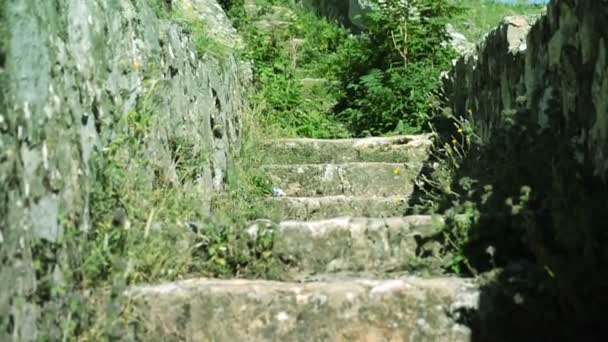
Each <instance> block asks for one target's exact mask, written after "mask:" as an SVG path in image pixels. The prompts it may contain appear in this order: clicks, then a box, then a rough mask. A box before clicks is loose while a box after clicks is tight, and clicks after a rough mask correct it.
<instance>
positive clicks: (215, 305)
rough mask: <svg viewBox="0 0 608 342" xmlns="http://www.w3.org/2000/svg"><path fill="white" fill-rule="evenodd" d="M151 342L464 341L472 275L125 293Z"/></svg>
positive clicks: (213, 283)
mask: <svg viewBox="0 0 608 342" xmlns="http://www.w3.org/2000/svg"><path fill="white" fill-rule="evenodd" d="M127 296H129V297H130V299H131V301H130V304H131V306H130V307H131V308H132V312H130V314H131V315H133V319H134V321H137V322H138V325H137V328H138V331H137V334H138V336H139V337H140V338H141V339H142V340H154V341H159V340H163V341H217V342H223V341H226V342H233V341H374V342H375V341H378V342H379V341H427V342H434V341H437V342H439V341H441V342H450V341H454V342H455V341H470V340H471V338H472V336H471V330H470V329H469V328H468V327H466V326H464V325H461V324H459V323H458V320H459V319H461V318H460V313H461V312H470V311H472V310H475V309H477V307H478V301H479V299H478V298H479V293H478V289H477V286H476V285H475V284H474V282H473V281H471V280H466V279H458V278H432V279H422V278H417V277H411V276H410V277H403V278H398V279H392V280H369V279H341V278H336V279H332V280H325V281H322V282H310V283H286V282H274V281H264V280H237V279H232V280H212V279H190V280H183V281H178V282H174V283H166V284H161V285H149V286H139V287H134V288H131V289H129V290H128V291H127Z"/></svg>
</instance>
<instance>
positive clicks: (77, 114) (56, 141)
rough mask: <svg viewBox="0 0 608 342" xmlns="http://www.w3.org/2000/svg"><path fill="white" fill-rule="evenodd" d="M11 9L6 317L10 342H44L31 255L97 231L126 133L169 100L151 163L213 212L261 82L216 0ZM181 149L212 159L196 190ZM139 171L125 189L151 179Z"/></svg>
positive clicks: (5, 1) (5, 94)
mask: <svg viewBox="0 0 608 342" xmlns="http://www.w3.org/2000/svg"><path fill="white" fill-rule="evenodd" d="M163 6H164V7H168V6H173V7H177V6H179V7H182V9H183V10H184V11H187V12H188V13H189V14H190V15H192V16H195V17H196V16H197V17H198V18H199V19H200V20H202V21H203V22H205V23H206V27H208V29H209V38H210V39H214V40H216V41H217V42H218V44H221V45H222V46H223V47H224V51H223V52H222V54H220V55H218V54H214V53H209V54H206V53H203V54H202V55H201V51H200V50H197V48H196V47H195V42H193V39H192V36H191V35H190V34H189V33H188V32H183V30H182V28H181V27H180V26H179V25H177V24H176V23H174V22H171V21H169V20H165V19H160V18H159V13H160V12H159V9H162V8H163ZM0 7H1V9H2V11H1V12H0V13H2V15H3V17H4V18H3V23H2V25H1V27H0V33H1V34H2V37H1V38H2V44H0V49H1V50H2V51H0V56H1V58H0V64H1V65H0V79H1V83H0V84H1V85H2V88H3V89H2V96H0V104H1V105H2V106H1V107H0V108H1V111H0V228H1V229H0V250H2V251H1V253H0V255H1V258H0V263H1V264H0V267H1V269H0V317H2V318H5V319H6V320H3V321H2V322H3V323H6V322H9V321H12V323H10V325H11V326H9V327H8V328H7V327H6V326H5V327H4V328H6V329H7V330H4V329H3V330H2V332H0V337H1V336H4V333H5V332H8V331H12V336H13V338H16V339H17V340H22V341H26V340H33V339H35V336H36V329H35V325H36V319H37V312H38V309H37V306H36V305H35V304H34V303H30V302H28V300H27V298H30V297H31V295H32V294H33V293H34V292H35V291H36V288H37V286H38V283H39V282H40V281H41V280H40V279H37V273H36V270H35V265H34V262H33V260H32V250H31V248H32V246H33V245H35V244H37V243H38V242H39V241H46V242H48V243H55V242H59V241H61V240H62V237H63V236H65V233H66V230H67V229H77V230H80V231H82V232H86V231H88V230H89V229H90V228H91V226H92V223H91V219H90V215H91V212H90V211H91V203H90V201H91V191H92V186H93V184H94V183H95V182H96V179H95V175H96V173H95V170H94V169H93V161H94V160H95V159H96V158H99V156H100V154H101V152H103V151H104V149H107V148H108V146H110V144H112V143H116V142H117V139H119V137H120V136H124V135H125V134H126V135H127V136H128V134H130V133H129V132H127V131H125V127H124V125H121V124H120V122H121V121H124V119H125V117H126V116H128V115H131V114H132V113H133V112H134V111H136V110H137V106H138V103H141V101H142V99H144V98H145V97H146V96H148V95H149V93H150V92H154V93H155V94H157V95H158V96H157V97H158V98H159V99H160V100H159V101H158V104H157V106H156V107H154V108H152V109H150V110H153V111H154V112H153V113H152V115H151V118H152V119H151V120H150V122H149V123H148V124H149V125H150V126H149V127H148V128H149V130H148V131H149V132H151V134H148V135H147V136H146V138H145V146H146V147H145V148H146V149H147V151H148V153H147V156H146V157H147V158H148V160H147V162H148V163H149V164H151V165H154V166H155V169H158V170H163V172H164V174H165V175H168V176H167V177H168V178H169V179H170V181H172V182H175V184H176V186H177V187H178V188H179V189H181V190H184V191H189V192H195V193H196V195H197V198H199V201H200V203H198V207H199V208H200V210H201V211H203V212H205V211H209V206H210V199H211V197H212V196H213V194H214V192H217V191H221V190H222V187H223V183H224V179H225V174H226V170H227V164H228V160H229V158H230V155H231V152H232V151H234V150H235V149H237V148H238V144H239V137H240V135H241V114H242V112H243V110H244V108H245V93H246V85H247V83H248V76H247V75H249V72H248V67H247V66H246V65H244V64H241V63H240V62H239V61H238V60H237V58H236V57H235V53H234V51H235V49H238V46H239V44H241V43H240V38H239V37H238V36H237V35H236V31H235V30H234V29H233V28H232V27H231V26H230V23H229V20H228V19H227V18H226V16H225V14H224V12H223V11H222V9H221V7H220V6H219V5H218V4H217V3H216V1H215V0H173V1H165V0H115V1H107V0H88V1H83V0H57V1H39V0H19V1H14V0H2V1H0ZM160 16H161V17H162V15H160ZM176 141H179V142H180V143H182V144H185V145H187V146H189V148H191V149H192V151H190V152H189V153H190V154H191V155H201V154H204V155H206V156H207V162H206V163H204V165H200V167H199V168H198V172H197V173H196V175H195V176H194V177H191V178H190V179H187V180H181V179H177V178H178V177H177V173H178V171H177V170H176V169H177V167H178V166H177V165H176V161H175V159H174V156H173V153H175V150H174V149H175V146H174V145H175V144H174V143H175V142H176ZM123 153H125V155H127V156H128V155H129V153H130V151H128V150H125V151H123ZM132 171H133V170H130V169H127V170H125V177H141V174H142V173H141V172H140V173H135V172H132ZM138 171H142V170H138ZM150 173H152V171H150ZM143 174H145V173H143ZM154 176H155V175H153V174H150V175H147V176H144V178H146V179H143V180H142V181H143V182H146V181H149V180H151V179H152V178H153V177H154ZM58 274H59V275H60V274H61V272H59V273H58ZM38 275H40V274H38ZM17 298H21V300H17ZM7 314H10V315H11V316H12V319H10V320H9V319H7V316H5V315H7ZM0 339H2V338H0Z"/></svg>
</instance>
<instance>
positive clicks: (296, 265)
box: [273, 216, 441, 277]
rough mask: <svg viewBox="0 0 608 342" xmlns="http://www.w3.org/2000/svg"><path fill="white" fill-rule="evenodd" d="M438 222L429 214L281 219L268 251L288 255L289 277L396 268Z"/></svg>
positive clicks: (410, 257)
mask: <svg viewBox="0 0 608 342" xmlns="http://www.w3.org/2000/svg"><path fill="white" fill-rule="evenodd" d="M440 225H441V220H440V219H439V218H433V217H431V216H406V217H390V218H385V219H382V218H365V217H359V218H357V217H339V218H333V219H327V220H321V221H283V222H281V224H280V225H279V230H278V233H277V236H276V238H275V242H274V250H273V252H274V253H275V255H277V256H278V257H279V258H280V259H281V260H288V262H287V264H288V265H289V267H290V272H289V273H290V274H291V275H292V277H294V276H298V277H302V276H307V275H310V274H318V273H321V274H322V273H333V272H342V271H363V272H366V271H373V272H377V273H382V272H394V271H401V270H407V268H408V266H410V263H411V262H412V260H413V259H414V258H415V257H416V253H417V249H418V248H419V247H420V244H419V239H420V238H422V237H428V236H430V235H432V234H434V233H436V230H437V229H438V228H439V227H440Z"/></svg>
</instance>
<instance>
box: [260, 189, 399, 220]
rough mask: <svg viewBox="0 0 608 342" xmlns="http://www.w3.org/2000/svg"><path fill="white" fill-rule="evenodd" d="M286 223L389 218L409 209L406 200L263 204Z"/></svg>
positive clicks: (302, 200)
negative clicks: (342, 217)
mask: <svg viewBox="0 0 608 342" xmlns="http://www.w3.org/2000/svg"><path fill="white" fill-rule="evenodd" d="M267 204H268V205H269V206H272V207H273V209H276V210H277V211H278V212H280V213H282V215H281V217H282V218H283V219H286V220H318V219H326V218H333V217H340V216H359V217H391V216H400V215H403V214H404V213H405V212H406V210H407V209H408V208H409V205H408V197H406V196H389V197H374V196H344V195H338V196H324V197H274V198H269V199H268V200H267Z"/></svg>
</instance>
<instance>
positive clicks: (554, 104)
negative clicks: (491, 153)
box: [445, 0, 608, 177]
mask: <svg viewBox="0 0 608 342" xmlns="http://www.w3.org/2000/svg"><path fill="white" fill-rule="evenodd" d="M606 15H608V1H605V0H578V1H569V0H553V1H551V2H550V3H549V4H548V6H547V11H546V14H545V15H543V16H542V17H540V18H538V19H537V18H529V17H509V18H505V20H504V21H503V23H501V24H500V26H498V28H496V29H495V30H494V31H492V32H490V33H489V34H488V35H487V37H486V38H485V40H484V41H483V42H482V43H481V44H480V45H479V46H478V48H477V52H476V53H472V54H469V55H465V56H462V57H460V58H459V59H458V60H457V61H455V64H454V68H453V69H452V70H451V72H450V74H449V75H448V77H447V79H446V82H445V90H446V93H447V95H448V97H449V103H450V106H451V108H452V110H453V112H454V114H456V115H465V114H466V113H467V112H468V111H469V110H470V111H471V112H472V113H473V118H474V119H475V120H476V121H477V123H478V125H479V127H481V134H482V135H483V136H484V137H485V138H491V136H492V130H493V129H494V128H495V127H497V126H500V125H501V124H502V123H504V122H505V120H509V117H510V115H511V114H513V113H515V112H516V111H518V110H526V111H527V112H529V113H530V114H529V115H532V116H533V119H534V120H535V121H536V122H537V124H538V126H539V129H540V130H553V131H555V132H556V134H559V132H560V131H561V132H566V131H568V132H572V131H576V132H577V134H578V135H577V136H567V137H566V136H564V139H572V140H573V141H575V144H577V145H578V147H577V148H578V150H579V151H580V153H583V154H588V155H589V156H590V158H591V159H592V160H593V163H594V168H595V174H596V175H599V176H602V177H605V176H606V172H607V171H608V52H607V44H608V29H607V28H606V26H605V25H604V24H603V20H604V18H606Z"/></svg>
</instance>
